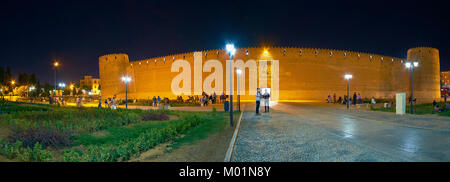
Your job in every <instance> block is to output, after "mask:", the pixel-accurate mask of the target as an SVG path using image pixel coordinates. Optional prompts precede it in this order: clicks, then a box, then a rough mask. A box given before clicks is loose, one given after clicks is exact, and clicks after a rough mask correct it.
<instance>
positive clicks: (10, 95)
mask: <svg viewBox="0 0 450 182" xmlns="http://www.w3.org/2000/svg"><path fill="white" fill-rule="evenodd" d="M14 84H16V81H14V80H11V92H10V93H11V94H9V99H10V100H11V101H12V95H13V93H14Z"/></svg>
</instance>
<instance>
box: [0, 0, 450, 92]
mask: <svg viewBox="0 0 450 182" xmlns="http://www.w3.org/2000/svg"><path fill="white" fill-rule="evenodd" d="M449 7H450V6H449V3H446V2H444V1H442V2H440V1H419V2H417V3H416V2H413V1H394V0H391V1H348V2H344V1H330V2H326V1H323V0H321V1H317V0H310V1H306V2H293V1H292V2H290V1H286V2H280V1H275V0H272V1H263V0H260V1H252V2H250V1H245V2H244V1H242V2H241V1H230V0H228V1H217V2H211V1H198V2H194V1H189V2H184V1H180V2H177V1H161V2H156V1H155V2H152V1H132V0H128V1H113V0H111V1H94V0H91V1H67V2H66V1H30V2H27V1H9V0H7V1H4V0H2V1H1V2H0V19H1V29H0V66H3V67H6V66H9V67H10V68H11V70H12V72H13V73H14V74H15V75H16V76H17V74H18V73H19V72H26V73H35V74H36V75H37V76H38V78H40V80H41V81H42V82H48V83H53V71H52V68H51V64H52V61H53V60H54V59H59V60H61V63H62V67H61V71H60V73H59V75H60V78H61V80H65V81H66V82H69V81H76V80H80V79H81V78H82V76H83V75H92V76H95V77H98V57H99V56H101V55H104V54H110V53H127V54H128V55H129V57H130V60H131V61H132V60H139V59H143V58H151V57H156V56H165V55H168V54H175V53H183V52H190V51H201V50H207V49H218V48H223V47H224V45H225V43H226V42H229V41H232V42H234V43H235V45H236V46H237V47H249V46H262V45H266V46H267V45H272V46H299V47H314V48H330V49H344V50H352V51H361V52H369V53H376V54H382V55H386V56H394V57H401V58H404V57H406V51H407V49H408V48H412V47H418V46H429V47H434V48H437V49H439V51H440V61H441V62H440V63H441V70H450V60H449V59H450V45H449V42H450V35H449V34H450V21H449V20H450V19H449V18H448V17H450V16H449V15H450V11H449V10H448V8H449Z"/></svg>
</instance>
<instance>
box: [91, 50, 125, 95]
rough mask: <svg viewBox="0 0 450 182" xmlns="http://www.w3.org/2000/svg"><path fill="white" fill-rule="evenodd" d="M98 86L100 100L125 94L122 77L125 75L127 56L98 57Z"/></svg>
mask: <svg viewBox="0 0 450 182" xmlns="http://www.w3.org/2000/svg"><path fill="white" fill-rule="evenodd" d="M98 63H99V71H100V85H101V96H102V99H103V100H104V99H106V98H110V97H113V96H114V95H115V94H119V93H122V92H123V93H125V86H122V85H123V83H122V80H121V78H122V76H124V75H126V73H127V66H128V64H129V59H128V55H127V54H108V55H104V56H100V57H99V61H98Z"/></svg>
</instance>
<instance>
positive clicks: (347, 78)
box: [344, 74, 353, 109]
mask: <svg viewBox="0 0 450 182" xmlns="http://www.w3.org/2000/svg"><path fill="white" fill-rule="evenodd" d="M352 77H353V75H351V74H346V75H345V76H344V78H345V79H346V80H347V101H346V102H347V109H348V108H349V102H350V95H349V94H350V93H349V85H350V79H352Z"/></svg>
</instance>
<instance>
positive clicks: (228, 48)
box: [226, 44, 236, 126]
mask: <svg viewBox="0 0 450 182" xmlns="http://www.w3.org/2000/svg"><path fill="white" fill-rule="evenodd" d="M226 51H227V52H228V55H230V126H233V56H234V53H236V49H235V48H234V45H233V44H227V45H226Z"/></svg>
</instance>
